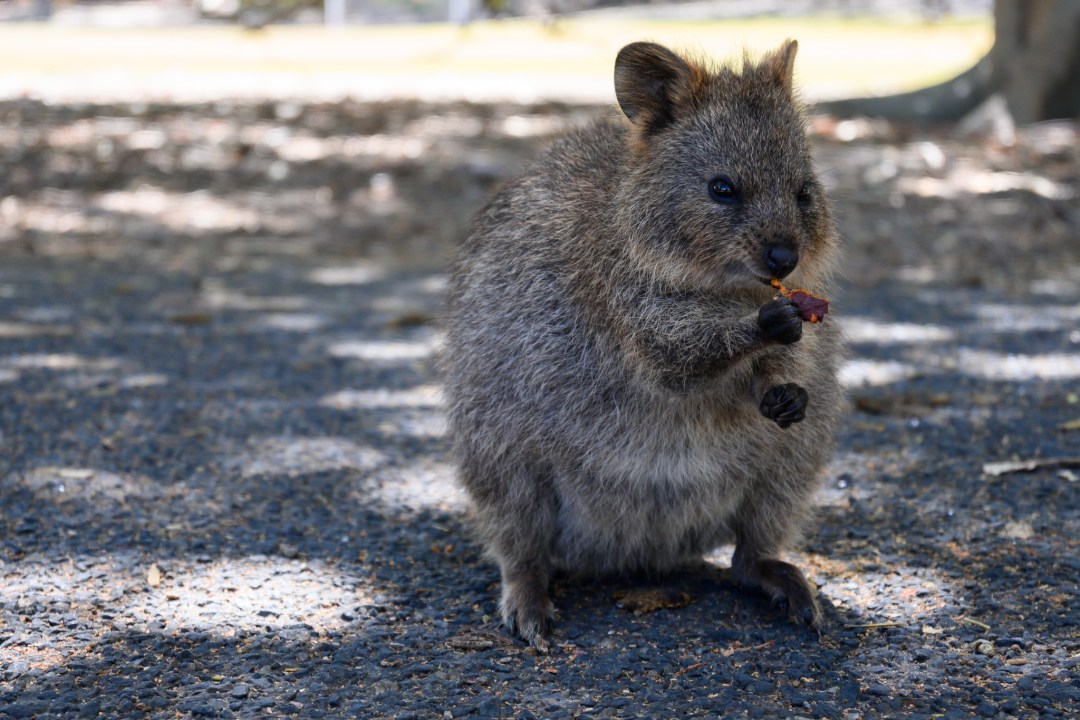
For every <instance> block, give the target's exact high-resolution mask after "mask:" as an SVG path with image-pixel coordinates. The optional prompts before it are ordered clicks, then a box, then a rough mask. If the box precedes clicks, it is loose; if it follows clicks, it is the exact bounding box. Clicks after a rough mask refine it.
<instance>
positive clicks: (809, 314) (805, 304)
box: [769, 278, 829, 323]
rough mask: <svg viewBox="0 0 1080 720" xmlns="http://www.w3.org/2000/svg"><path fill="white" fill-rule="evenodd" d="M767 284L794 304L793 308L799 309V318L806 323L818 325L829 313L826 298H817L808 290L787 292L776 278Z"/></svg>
mask: <svg viewBox="0 0 1080 720" xmlns="http://www.w3.org/2000/svg"><path fill="white" fill-rule="evenodd" d="M769 284H770V285H772V286H773V287H774V288H776V290H777V292H779V293H780V294H781V295H783V296H784V297H786V298H787V299H788V300H790V301H791V302H793V303H795V307H797V308H799V317H801V318H802V319H803V320H805V321H806V322H810V323H819V322H821V321H822V320H823V319H824V318H825V315H826V314H827V313H828V312H829V299H828V298H823V297H819V296H817V295H815V294H814V293H812V292H810V291H809V290H803V289H802V288H792V289H791V290H788V289H787V288H786V287H784V286H783V285H782V284H781V283H780V281H779V280H777V279H776V278H773V279H772V280H770V281H769Z"/></svg>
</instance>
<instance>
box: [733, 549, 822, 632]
mask: <svg viewBox="0 0 1080 720" xmlns="http://www.w3.org/2000/svg"><path fill="white" fill-rule="evenodd" d="M733 569H734V570H735V575H736V577H737V578H738V579H739V580H740V581H741V582H743V583H745V584H747V585H753V586H756V587H760V588H761V589H762V590H763V591H764V592H765V594H766V595H768V596H769V597H770V598H772V600H773V602H775V603H776V604H777V605H779V606H780V607H783V608H786V609H787V611H788V614H789V615H791V617H792V618H794V620H795V622H797V623H798V624H800V625H803V626H805V627H808V628H810V629H811V630H817V631H818V632H820V631H821V628H822V624H823V621H824V616H823V615H822V612H821V606H820V605H819V604H818V601H817V598H816V597H814V593H815V591H814V588H813V586H812V585H811V584H810V581H809V580H807V579H806V576H805V575H803V573H802V571H801V570H799V568H797V567H795V566H794V565H792V564H791V563H788V562H784V561H783V560H777V559H775V558H761V559H758V560H753V561H750V562H748V563H740V567H735V568H733Z"/></svg>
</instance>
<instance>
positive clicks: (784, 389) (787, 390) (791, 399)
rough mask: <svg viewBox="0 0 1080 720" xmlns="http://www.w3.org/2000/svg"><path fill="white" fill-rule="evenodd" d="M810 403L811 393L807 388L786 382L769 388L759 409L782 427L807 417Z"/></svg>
mask: <svg viewBox="0 0 1080 720" xmlns="http://www.w3.org/2000/svg"><path fill="white" fill-rule="evenodd" d="M809 403H810V394H809V393H807V392H806V390H804V389H803V388H801V387H799V386H798V385H796V384H795V383H785V384H783V385H776V386H774V387H771V388H769V389H768V390H767V391H766V392H765V397H763V398H761V404H760V405H758V409H759V410H761V414H762V415H764V416H765V417H767V418H769V419H770V420H772V421H774V422H775V423H776V424H777V425H779V426H780V427H782V428H787V427H790V426H791V424H792V423H797V422H800V421H801V420H802V419H803V418H805V417H806V406H807V405H808V404H809Z"/></svg>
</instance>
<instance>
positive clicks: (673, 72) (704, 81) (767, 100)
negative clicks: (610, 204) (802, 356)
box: [615, 40, 836, 290]
mask: <svg viewBox="0 0 1080 720" xmlns="http://www.w3.org/2000/svg"><path fill="white" fill-rule="evenodd" d="M797 49H798V44H797V43H796V42H795V41H794V40H789V41H787V42H786V43H784V44H783V45H782V46H781V47H780V48H779V49H778V50H776V51H774V52H772V53H770V54H768V55H765V56H764V57H763V58H761V59H760V60H756V61H755V60H751V59H749V58H748V57H746V58H744V59H743V62H742V64H741V66H739V67H736V66H732V65H727V66H721V67H717V68H712V67H709V66H707V65H705V64H703V63H701V62H699V61H697V60H694V59H688V58H684V57H682V56H680V55H677V54H676V53H674V52H672V51H671V50H668V49H667V48H665V47H663V46H661V45H656V44H654V43H645V42H639V43H633V44H631V45H627V46H626V47H624V48H623V49H622V50H621V51H620V52H619V54H618V57H617V58H616V60H615V94H616V97H617V99H618V102H619V107H620V108H621V109H622V112H623V114H624V115H625V116H626V118H627V120H628V121H629V131H628V134H627V142H628V144H629V148H628V152H627V157H628V163H627V169H626V172H625V173H624V176H623V177H622V178H620V189H619V191H618V192H619V197H618V198H617V206H618V213H619V215H620V218H619V220H620V226H621V227H624V228H631V230H630V233H629V235H630V238H629V242H630V248H629V250H630V254H631V256H632V257H634V258H636V261H637V262H638V263H640V264H642V266H643V269H645V270H647V271H649V272H652V273H654V274H656V276H658V277H665V278H668V279H670V280H673V281H675V282H677V283H678V284H680V285H684V286H685V285H686V284H687V283H690V284H693V285H695V286H699V287H702V288H714V289H721V290H739V289H751V288H755V289H756V288H761V287H763V284H768V282H769V280H770V279H771V278H774V277H775V278H784V277H787V276H790V277H791V279H790V281H789V282H790V283H792V284H806V285H810V286H813V285H814V284H815V283H816V282H817V281H819V280H820V278H821V275H822V273H824V272H827V271H828V270H829V268H830V266H831V264H832V262H833V256H834V254H835V249H836V248H835V245H836V233H835V231H834V229H833V225H832V221H831V217H830V212H829V205H828V200H827V198H826V196H825V192H824V188H823V187H822V184H821V181H820V180H819V179H818V177H817V175H816V174H815V172H814V169H813V164H812V162H811V157H810V148H809V144H808V141H807V137H806V115H805V111H804V109H803V106H802V104H801V103H800V102H799V100H798V97H797V96H796V94H795V90H794V88H793V86H792V72H793V65H794V60H795V53H796V50H797Z"/></svg>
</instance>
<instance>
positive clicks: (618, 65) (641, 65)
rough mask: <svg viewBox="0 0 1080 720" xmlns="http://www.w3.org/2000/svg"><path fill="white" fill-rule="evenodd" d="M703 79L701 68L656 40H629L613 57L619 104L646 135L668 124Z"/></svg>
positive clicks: (691, 100) (683, 106)
mask: <svg viewBox="0 0 1080 720" xmlns="http://www.w3.org/2000/svg"><path fill="white" fill-rule="evenodd" d="M704 81H705V71H704V70H702V69H701V68H700V67H698V66H697V65H695V64H693V63H691V62H688V61H686V60H684V59H683V58H681V57H679V56H678V55H676V54H675V53H673V52H671V51H670V50H668V49H667V48H666V47H664V46H663V45H657V44H656V43H649V42H636V43H631V44H629V45H627V46H626V47H624V48H623V49H622V50H620V51H619V54H618V56H616V58H615V97H616V99H618V101H619V107H620V108H622V111H623V114H624V115H626V117H627V118H628V119H629V120H630V122H632V123H634V125H635V126H637V127H638V128H640V129H641V130H642V131H643V132H644V133H646V134H651V133H654V132H656V131H658V130H661V129H663V128H664V127H666V126H667V125H670V124H671V123H672V122H673V121H674V120H675V118H676V117H677V116H678V115H679V110H680V109H681V108H685V107H687V106H688V105H690V103H692V102H693V98H694V94H695V93H696V92H697V90H698V88H700V86H701V85H702V84H703V83H704Z"/></svg>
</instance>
